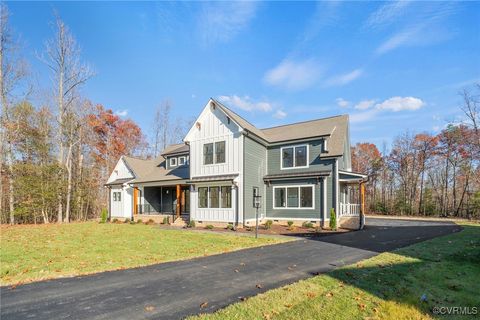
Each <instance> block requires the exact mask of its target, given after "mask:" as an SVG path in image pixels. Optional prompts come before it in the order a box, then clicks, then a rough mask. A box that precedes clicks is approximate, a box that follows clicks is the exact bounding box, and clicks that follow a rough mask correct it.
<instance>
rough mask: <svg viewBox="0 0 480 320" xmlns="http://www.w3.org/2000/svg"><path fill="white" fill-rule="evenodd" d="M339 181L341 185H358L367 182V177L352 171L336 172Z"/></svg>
mask: <svg viewBox="0 0 480 320" xmlns="http://www.w3.org/2000/svg"><path fill="white" fill-rule="evenodd" d="M338 174H339V180H340V182H343V183H360V182H364V181H367V180H368V175H366V174H363V173H358V172H352V171H344V170H338Z"/></svg>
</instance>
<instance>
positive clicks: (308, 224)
mask: <svg viewBox="0 0 480 320" xmlns="http://www.w3.org/2000/svg"><path fill="white" fill-rule="evenodd" d="M302 227H304V228H309V229H311V228H313V223H311V222H310V221H305V222H304V223H302Z"/></svg>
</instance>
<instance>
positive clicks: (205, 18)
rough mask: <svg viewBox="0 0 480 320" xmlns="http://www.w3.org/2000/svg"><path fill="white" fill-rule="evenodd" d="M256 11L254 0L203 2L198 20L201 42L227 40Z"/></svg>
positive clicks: (243, 25)
mask: <svg viewBox="0 0 480 320" xmlns="http://www.w3.org/2000/svg"><path fill="white" fill-rule="evenodd" d="M256 11H257V3H256V2H254V1H232V2H226V1H220V2H213V3H212V2H208V3H204V4H203V8H202V12H201V14H200V18H199V21H198V30H199V31H200V36H201V38H202V41H203V44H204V45H209V44H212V43H216V42H228V41H229V40H230V39H232V38H233V37H235V36H236V35H237V34H238V33H240V32H241V31H242V30H243V29H244V28H246V27H247V26H248V24H249V22H250V21H251V20H252V19H253V17H254V16H255V13H256Z"/></svg>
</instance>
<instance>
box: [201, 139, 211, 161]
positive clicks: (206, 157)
mask: <svg viewBox="0 0 480 320" xmlns="http://www.w3.org/2000/svg"><path fill="white" fill-rule="evenodd" d="M212 163H213V143H205V144H204V145H203V164H212Z"/></svg>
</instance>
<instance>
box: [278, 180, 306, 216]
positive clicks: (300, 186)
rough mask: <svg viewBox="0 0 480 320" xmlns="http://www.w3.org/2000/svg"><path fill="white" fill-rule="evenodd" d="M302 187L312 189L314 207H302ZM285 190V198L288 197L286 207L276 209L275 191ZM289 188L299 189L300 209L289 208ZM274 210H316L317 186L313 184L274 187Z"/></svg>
mask: <svg viewBox="0 0 480 320" xmlns="http://www.w3.org/2000/svg"><path fill="white" fill-rule="evenodd" d="M302 187H309V188H311V189H312V207H300V202H301V191H300V188H302ZM280 188H282V189H285V192H286V194H285V196H286V197H287V199H286V202H285V207H276V206H275V190H276V189H280ZM287 188H298V207H287V202H288V191H287ZM272 192H273V194H272V200H273V203H272V208H273V209H274V210H315V185H313V184H302V185H283V186H274V187H273V188H272Z"/></svg>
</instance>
